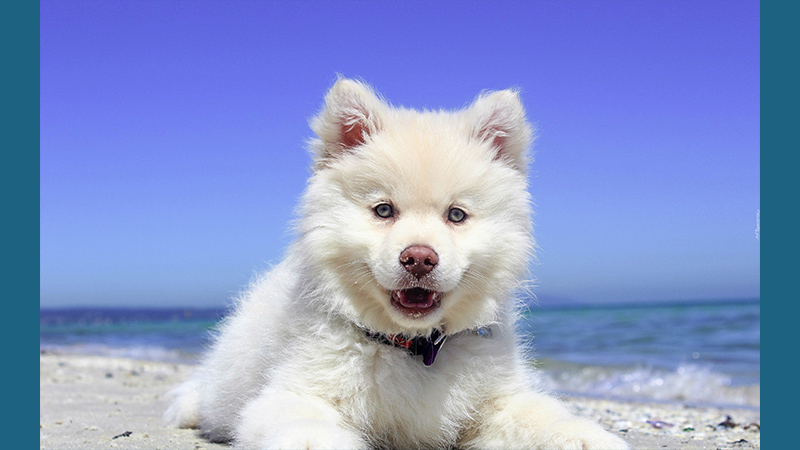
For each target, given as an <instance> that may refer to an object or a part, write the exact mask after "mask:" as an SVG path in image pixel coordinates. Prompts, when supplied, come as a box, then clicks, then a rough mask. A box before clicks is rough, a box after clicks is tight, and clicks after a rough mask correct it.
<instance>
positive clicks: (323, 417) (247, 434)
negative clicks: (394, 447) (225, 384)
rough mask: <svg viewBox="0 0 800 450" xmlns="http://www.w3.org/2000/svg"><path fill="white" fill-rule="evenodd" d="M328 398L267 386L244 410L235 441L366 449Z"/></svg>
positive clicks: (291, 449)
mask: <svg viewBox="0 0 800 450" xmlns="http://www.w3.org/2000/svg"><path fill="white" fill-rule="evenodd" d="M342 425H343V424H342V418H341V415H340V414H339V412H338V411H336V410H335V409H334V408H333V407H332V406H331V405H330V404H329V403H328V402H326V401H325V400H323V399H321V398H319V397H315V396H310V395H298V394H294V393H292V392H289V391H286V390H278V389H274V388H266V389H265V390H264V391H262V392H261V394H260V395H259V396H258V397H256V398H255V399H253V400H252V401H251V402H250V403H248V404H247V406H246V407H245V408H244V409H243V410H242V413H241V418H240V421H239V424H238V426H237V428H236V444H237V446H239V447H242V448H248V449H262V450H266V449H269V450H278V449H286V450H297V449H308V450H312V449H339V450H343V449H353V450H357V449H366V448H367V445H366V444H365V443H364V441H363V439H362V438H361V437H360V436H359V435H358V434H357V433H356V432H355V431H352V430H349V429H347V428H345V427H344V426H342Z"/></svg>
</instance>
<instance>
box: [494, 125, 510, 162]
mask: <svg viewBox="0 0 800 450" xmlns="http://www.w3.org/2000/svg"><path fill="white" fill-rule="evenodd" d="M507 140H508V136H507V135H506V134H505V133H503V132H502V131H499V132H497V134H495V135H494V139H492V147H494V149H495V151H496V152H497V154H496V155H495V156H494V159H500V158H502V157H503V154H504V153H505V148H506V141H507Z"/></svg>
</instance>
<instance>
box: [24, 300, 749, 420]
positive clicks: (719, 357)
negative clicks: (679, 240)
mask: <svg viewBox="0 0 800 450" xmlns="http://www.w3.org/2000/svg"><path fill="white" fill-rule="evenodd" d="M224 314H225V310H224V309H97V308H93V309H43V310H41V311H40V335H39V336H40V348H41V350H42V351H52V352H62V353H81V354H96V355H107V356H119V357H130V358H139V359H149V360H160V361H169V362H183V363H194V362H197V360H198V359H199V356H200V354H201V353H202V351H203V350H204V349H205V348H206V347H207V346H208V344H209V342H210V338H211V336H212V334H211V333H212V331H211V330H213V328H214V326H215V325H216V324H217V323H218V322H219V320H220V319H221V318H222V317H223V316H224ZM518 326H519V329H520V332H521V334H522V335H523V337H524V344H525V345H526V347H527V348H528V349H529V350H530V352H531V354H532V356H534V358H532V359H531V365H532V366H535V367H536V368H538V369H539V370H538V372H539V374H540V378H541V379H540V382H541V383H543V384H544V385H545V386H546V387H547V388H549V389H552V390H553V391H556V392H560V393H564V394H578V395H586V396H593V397H601V398H615V399H625V400H642V401H663V402H680V403H685V404H694V405H720V406H721V405H736V406H742V407H750V408H758V407H759V406H760V342H761V341H760V305H759V302H758V301H757V300H755V301H737V302H705V303H699V302H692V303H689V302H687V303H675V304H659V305H647V304H643V305H606V306H571V307H562V308H554V307H546V306H538V305H530V306H529V307H527V308H526V309H524V311H523V314H522V316H521V318H520V321H519V324H518ZM445 351H446V349H445Z"/></svg>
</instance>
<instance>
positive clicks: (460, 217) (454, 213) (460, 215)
mask: <svg viewBox="0 0 800 450" xmlns="http://www.w3.org/2000/svg"><path fill="white" fill-rule="evenodd" d="M466 218H467V213H465V212H464V211H463V210H461V209H459V208H450V212H449V213H447V220H449V221H450V222H453V223H459V222H463V221H464V219H466Z"/></svg>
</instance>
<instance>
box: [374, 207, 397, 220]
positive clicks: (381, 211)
mask: <svg viewBox="0 0 800 450" xmlns="http://www.w3.org/2000/svg"><path fill="white" fill-rule="evenodd" d="M375 214H376V215H377V216H378V217H381V218H383V219H388V218H389V217H392V216H394V210H393V209H392V205H390V204H388V203H381V204H380V205H378V206H376V207H375Z"/></svg>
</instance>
